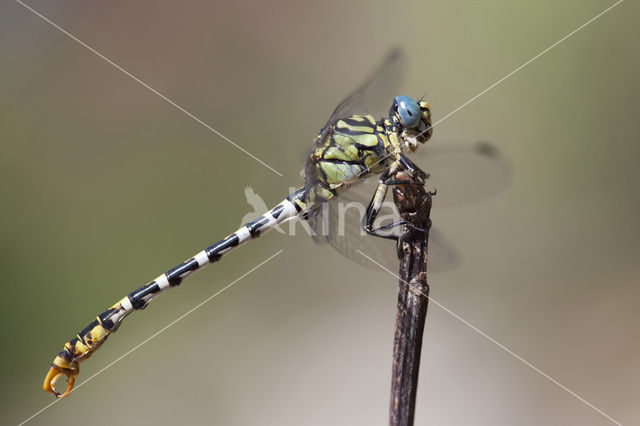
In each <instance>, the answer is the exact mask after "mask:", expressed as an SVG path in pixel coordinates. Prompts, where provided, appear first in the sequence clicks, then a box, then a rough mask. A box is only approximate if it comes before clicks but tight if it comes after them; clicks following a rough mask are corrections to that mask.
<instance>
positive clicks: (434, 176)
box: [311, 142, 511, 271]
mask: <svg viewBox="0 0 640 426" xmlns="http://www.w3.org/2000/svg"><path fill="white" fill-rule="evenodd" d="M427 145H428V144H427ZM422 149H425V154H424V155H423V156H422V158H417V159H415V160H416V163H417V164H418V166H420V167H423V168H424V170H425V171H428V172H429V173H431V178H430V179H429V180H428V181H427V187H429V188H432V189H434V188H435V189H437V194H436V196H435V197H434V207H433V208H434V209H442V208H450V207H452V206H456V205H460V204H463V203H472V202H475V201H479V200H481V199H482V198H485V197H488V196H490V195H492V194H495V193H497V192H499V191H500V190H502V189H504V188H505V187H506V186H507V185H508V183H509V182H510V180H511V168H510V167H509V165H508V163H507V162H506V161H505V160H504V158H503V157H501V156H500V155H499V153H498V151H497V149H496V148H495V147H494V146H493V145H491V144H488V143H486V142H475V143H469V142H446V143H445V142H442V143H441V144H439V145H435V146H425V147H422ZM412 160H414V158H412ZM376 185H377V179H374V178H371V179H368V180H367V181H364V182H361V183H360V184H358V185H355V186H352V187H350V188H349V189H348V190H347V191H346V192H345V193H343V194H341V195H340V196H339V197H338V198H336V199H334V200H331V201H329V202H328V203H325V205H324V206H323V208H322V209H320V211H319V212H318V213H317V214H316V215H315V216H314V217H313V218H311V224H312V226H313V228H314V230H315V232H316V236H315V237H314V239H315V241H316V242H319V243H328V244H331V245H332V246H333V247H334V248H335V249H336V250H338V251H339V252H340V253H342V254H343V255H344V256H346V257H347V258H349V259H351V260H354V261H356V262H357V263H360V264H363V265H365V266H371V265H372V263H370V261H369V260H368V259H367V258H366V257H365V256H363V255H362V254H361V253H364V254H366V255H367V256H369V257H371V258H372V259H374V260H375V261H376V262H379V263H381V264H383V265H385V266H387V267H388V268H390V269H391V270H392V271H395V270H396V269H397V265H398V264H397V256H396V253H395V243H394V242H393V241H391V240H385V239H382V238H378V237H373V236H370V235H367V234H366V233H365V232H364V230H363V226H362V221H363V217H364V214H365V210H366V207H367V206H368V204H369V201H370V199H371V197H372V195H373V193H374V191H375V187H376ZM398 219H399V215H398V213H397V211H396V209H395V205H394V204H393V202H392V201H391V194H388V196H387V201H386V202H385V204H384V207H383V208H382V209H381V211H380V214H379V215H378V220H377V221H376V226H382V225H385V224H388V223H391V222H393V221H395V220H398ZM398 231H399V228H396V229H394V230H392V231H390V232H389V233H390V234H396V235H397V233H398ZM458 264H459V257H458V255H457V254H456V251H455V248H454V247H452V245H451V244H449V243H448V242H447V240H446V237H445V236H443V235H442V233H441V232H439V231H438V229H437V224H436V226H434V228H433V229H432V230H431V233H430V236H429V257H428V265H429V268H430V269H431V270H434V269H435V270H442V269H450V268H453V267H455V266H457V265H458Z"/></svg>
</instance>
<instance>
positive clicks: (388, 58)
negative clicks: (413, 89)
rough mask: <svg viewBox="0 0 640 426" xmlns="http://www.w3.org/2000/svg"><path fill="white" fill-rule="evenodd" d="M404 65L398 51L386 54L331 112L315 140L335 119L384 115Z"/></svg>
mask: <svg viewBox="0 0 640 426" xmlns="http://www.w3.org/2000/svg"><path fill="white" fill-rule="evenodd" d="M407 62H408V61H407V56H406V54H405V53H404V51H403V50H402V49H401V48H400V47H394V48H393V49H391V50H390V51H389V52H387V54H386V55H385V57H384V59H383V60H382V62H381V63H380V65H378V67H377V68H376V69H375V71H374V72H373V73H372V74H371V75H370V77H369V78H368V79H367V80H366V81H365V82H364V83H363V84H362V85H360V87H358V88H357V89H356V90H354V91H353V92H352V93H351V94H350V95H349V96H347V97H346V98H344V99H343V100H342V102H340V103H339V104H338V106H337V107H336V109H334V110H333V113H332V114H331V117H329V120H327V124H325V125H324V127H323V128H322V130H321V131H320V135H319V137H318V139H317V140H318V141H323V140H324V138H325V137H326V135H327V133H329V131H330V130H331V126H333V124H334V123H335V122H336V120H338V119H339V118H343V117H348V116H350V115H354V114H371V115H373V116H374V117H376V118H378V117H380V116H383V115H386V112H388V110H389V107H390V106H391V103H392V101H393V99H394V97H395V96H397V94H398V89H399V87H400V83H401V82H402V79H403V76H404V72H405V70H406V67H407Z"/></svg>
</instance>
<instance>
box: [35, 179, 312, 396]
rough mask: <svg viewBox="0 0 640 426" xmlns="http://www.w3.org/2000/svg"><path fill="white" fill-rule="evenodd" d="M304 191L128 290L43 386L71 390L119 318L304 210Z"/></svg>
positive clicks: (66, 352) (67, 349) (77, 340)
mask: <svg viewBox="0 0 640 426" xmlns="http://www.w3.org/2000/svg"><path fill="white" fill-rule="evenodd" d="M306 198H307V197H306V192H305V190H304V188H300V189H298V190H297V191H295V192H293V193H291V194H290V195H289V196H288V197H287V198H286V199H285V200H283V201H282V202H281V203H280V204H278V205H277V206H276V207H274V208H273V209H271V210H269V211H268V212H266V213H265V214H263V215H262V216H260V217H259V218H257V219H256V220H254V221H251V222H249V223H247V224H246V225H244V226H243V227H241V228H240V229H238V230H237V231H236V232H234V233H233V234H231V235H229V236H227V237H226V238H223V239H222V240H220V241H219V242H217V243H215V244H213V245H212V246H210V247H207V248H206V249H204V250H202V251H200V252H199V253H198V254H196V255H195V256H193V257H191V258H190V259H188V260H186V261H184V262H183V263H181V264H179V265H177V266H175V267H173V268H171V269H169V270H168V271H167V272H165V273H164V274H162V275H160V276H159V277H158V278H156V279H155V280H153V281H151V282H150V283H148V284H145V285H144V286H142V287H140V288H138V289H137V290H135V291H133V292H131V293H129V295H128V296H126V297H124V298H122V299H121V300H120V301H119V302H118V303H116V304H115V305H113V306H111V307H110V308H109V309H107V310H106V311H104V312H103V313H101V314H100V315H98V316H97V317H96V319H95V320H93V321H92V322H91V323H90V324H89V325H88V326H87V327H85V328H84V329H83V330H82V331H80V332H79V333H78V334H77V335H76V336H75V337H74V338H73V339H71V340H70V341H68V342H67V343H66V344H65V345H64V348H63V349H62V351H61V352H60V353H59V354H58V356H56V358H55V359H54V360H53V364H52V367H51V369H50V370H49V373H48V374H47V377H46V378H45V381H44V385H43V387H44V389H45V390H46V391H48V392H51V393H54V394H56V396H59V397H64V396H66V395H68V394H69V392H71V389H72V387H73V383H74V380H75V377H76V376H77V375H78V372H79V362H80V361H82V360H84V359H86V358H88V357H90V356H91V355H92V354H93V352H95V351H96V350H97V349H98V348H99V347H100V345H101V344H102V343H104V341H105V340H106V338H107V337H109V334H111V333H112V332H114V331H115V330H116V329H117V328H118V327H119V326H120V323H121V322H122V320H123V319H124V318H125V317H126V316H127V315H129V314H130V313H131V312H133V311H134V310H141V309H144V308H145V307H146V306H147V305H148V304H149V302H151V300H153V298H155V297H156V296H158V295H160V294H162V293H163V292H165V291H166V290H167V289H169V288H171V287H176V286H178V285H180V283H181V282H182V280H183V279H185V278H186V277H188V276H189V275H191V274H193V273H194V272H196V271H198V270H200V269H202V268H204V267H205V266H207V265H208V264H210V263H214V262H217V261H218V260H220V259H221V258H222V257H223V256H224V255H225V254H227V253H229V252H230V251H232V250H233V249H235V248H237V247H239V246H241V245H242V244H244V243H246V242H247V241H249V240H251V239H255V238H258V237H259V236H260V235H261V234H262V233H264V232H267V231H269V230H271V229H273V228H274V227H276V226H277V225H279V224H281V223H283V222H285V221H286V220H288V219H291V218H294V217H297V216H299V215H301V214H304V213H305V212H306V208H307V204H306V201H305V200H306ZM62 374H65V375H66V376H67V377H68V378H69V380H68V382H67V390H66V392H64V393H63V394H62V395H59V394H57V393H56V392H55V390H54V389H53V385H54V384H55V382H56V380H57V379H58V378H59V377H60V376H61V375H62Z"/></svg>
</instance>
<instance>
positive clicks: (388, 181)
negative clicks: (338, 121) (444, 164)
mask: <svg viewBox="0 0 640 426" xmlns="http://www.w3.org/2000/svg"><path fill="white" fill-rule="evenodd" d="M400 168H402V169H404V170H406V171H407V172H409V174H411V176H412V177H413V178H414V179H416V180H415V181H407V180H401V179H393V178H392V176H394V175H395V174H396V172H397V171H398V169H400ZM428 178H429V174H428V173H425V172H424V171H422V170H420V168H419V167H418V166H416V165H415V164H413V162H411V160H409V159H408V158H406V157H404V156H403V155H400V158H399V159H398V161H397V162H395V163H394V164H393V165H392V166H391V167H389V169H387V170H386V171H385V172H384V173H383V174H382V176H380V183H379V184H378V187H377V188H376V192H375V193H374V194H373V197H372V198H371V202H369V206H368V207H367V211H366V214H365V218H364V221H363V222H364V224H363V225H364V229H365V231H366V232H367V233H368V234H369V235H373V236H376V237H380V238H386V239H390V240H394V241H397V240H398V237H397V236H395V235H386V234H382V233H381V231H388V230H389V229H392V228H395V227H398V226H403V225H406V226H409V227H411V228H413V229H415V230H416V231H419V232H426V231H425V230H424V229H421V228H418V227H416V226H415V225H413V224H411V223H410V222H407V221H406V220H404V219H401V220H397V221H395V222H392V223H389V224H386V225H383V226H379V227H375V226H374V222H375V220H376V218H377V216H378V213H379V212H380V209H381V208H382V204H383V203H384V199H385V198H386V196H387V191H388V189H389V186H392V185H424V181H425V180H427V179H428ZM430 194H431V195H435V191H434V192H431V193H430Z"/></svg>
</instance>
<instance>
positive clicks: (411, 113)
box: [394, 96, 420, 129]
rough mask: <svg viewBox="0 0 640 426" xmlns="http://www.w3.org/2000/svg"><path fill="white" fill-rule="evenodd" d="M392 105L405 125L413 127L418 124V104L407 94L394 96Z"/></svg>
mask: <svg viewBox="0 0 640 426" xmlns="http://www.w3.org/2000/svg"><path fill="white" fill-rule="evenodd" d="M394 106H395V107H396V110H397V111H398V115H399V116H400V120H401V121H402V124H404V125H405V127H408V128H410V129H413V128H415V127H418V124H420V105H418V103H417V102H416V101H414V100H413V99H411V98H410V97H408V96H396V99H395V102H394Z"/></svg>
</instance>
